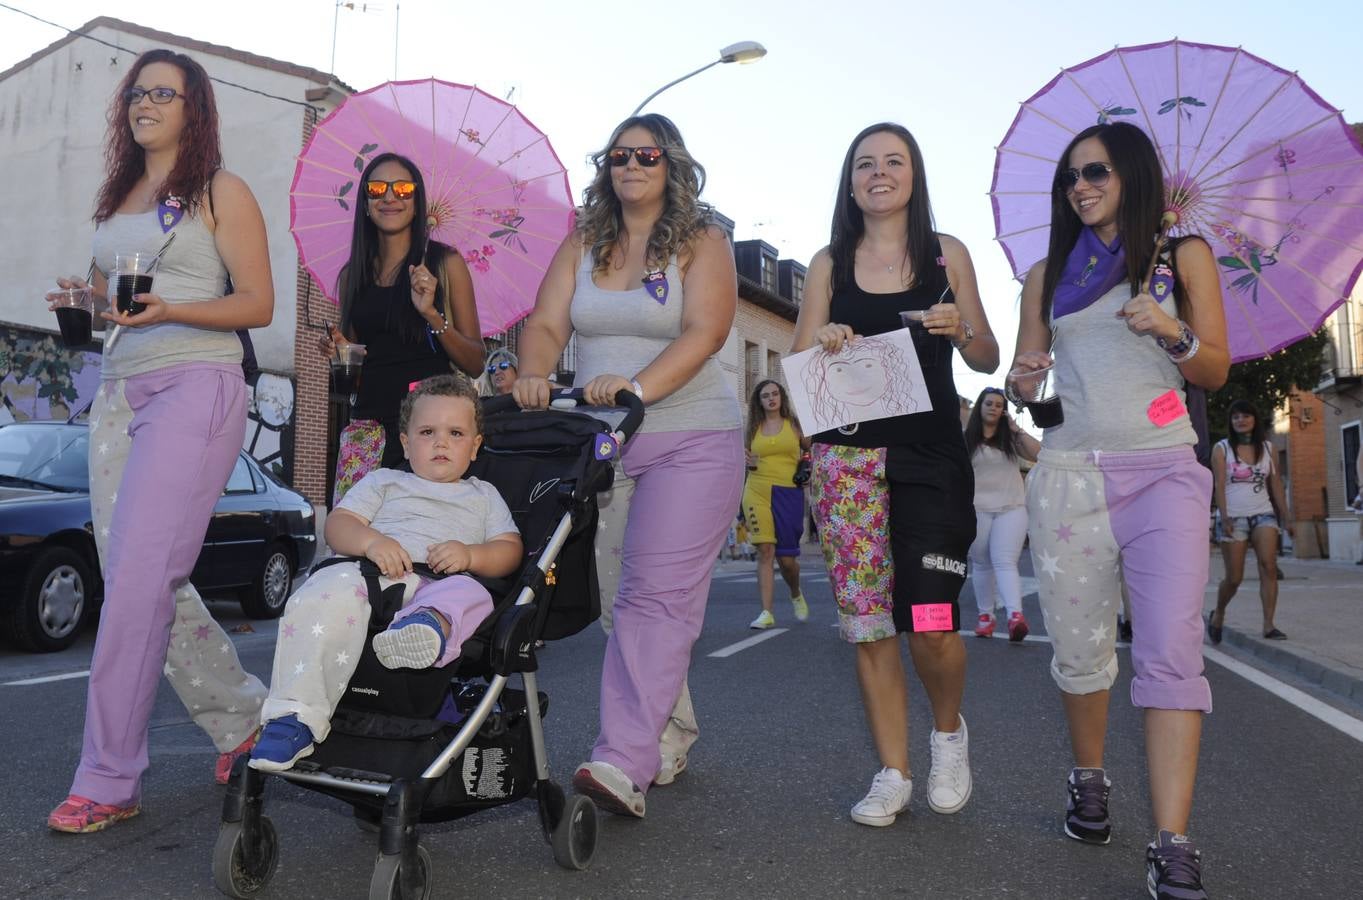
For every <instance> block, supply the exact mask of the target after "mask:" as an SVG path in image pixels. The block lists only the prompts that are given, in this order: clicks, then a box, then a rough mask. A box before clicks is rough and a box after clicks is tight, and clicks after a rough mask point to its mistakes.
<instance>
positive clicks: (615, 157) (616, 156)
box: [606, 147, 667, 169]
mask: <svg viewBox="0 0 1363 900" xmlns="http://www.w3.org/2000/svg"><path fill="white" fill-rule="evenodd" d="M666 155H667V151H665V150H663V148H662V147H612V148H610V149H609V150H607V151H606V160H607V161H608V162H610V164H611V165H612V166H615V167H616V168H619V167H620V166H625V165H629V158H630V157H631V156H633V157H634V158H635V159H636V160H638V162H639V165H641V166H643V167H644V168H645V169H651V168H653V167H654V166H656V165H657V164H658V163H660V162H662V159H663V157H664V156H666Z"/></svg>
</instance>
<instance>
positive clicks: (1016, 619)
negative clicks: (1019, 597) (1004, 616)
mask: <svg viewBox="0 0 1363 900" xmlns="http://www.w3.org/2000/svg"><path fill="white" fill-rule="evenodd" d="M1030 631H1031V629H1030V628H1028V627H1027V620H1026V619H1024V618H1023V617H1022V613H1020V612H1015V613H1013V614H1012V615H1011V616H1009V617H1008V640H1010V641H1012V642H1013V643H1015V644H1016V643H1017V642H1018V641H1020V640H1022V639H1023V638H1025V637H1026V636H1027V634H1028V633H1029V632H1030Z"/></svg>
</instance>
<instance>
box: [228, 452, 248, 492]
mask: <svg viewBox="0 0 1363 900" xmlns="http://www.w3.org/2000/svg"><path fill="white" fill-rule="evenodd" d="M255 490H256V483H255V481H254V480H253V479H252V478H251V466H250V463H248V462H246V457H244V456H242V455H241V454H240V453H238V454H237V464H236V465H235V466H233V467H232V477H231V478H228V479H227V487H225V488H223V489H222V492H223V493H224V494H254V493H255Z"/></svg>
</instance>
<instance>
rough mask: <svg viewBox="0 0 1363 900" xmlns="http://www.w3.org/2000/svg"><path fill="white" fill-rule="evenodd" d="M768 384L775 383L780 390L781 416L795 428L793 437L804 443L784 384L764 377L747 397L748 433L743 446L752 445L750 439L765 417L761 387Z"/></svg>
mask: <svg viewBox="0 0 1363 900" xmlns="http://www.w3.org/2000/svg"><path fill="white" fill-rule="evenodd" d="M769 384H774V385H776V389H777V390H778V391H780V392H781V410H780V412H781V418H783V419H785V420H786V421H787V422H789V423H790V427H791V428H792V429H794V430H795V438H796V439H797V440H798V441H800V443H804V439H805V433H804V432H803V431H802V430H800V420H799V419H797V418H795V411H794V410H793V409H791V408H790V395H789V394H787V393H786V388H785V385H783V384H781V382H779V381H777V380H775V379H774V378H764V379H762V380H761V381H759V382H758V383H757V387H755V388H753V389H752V396H751V397H749V398H748V434H747V436H746V437H745V438H744V439H743V446H745V447H748V446H751V445H752V439H753V437H755V436H756V435H757V429H758V428H761V427H762V420H763V419H765V418H766V417H767V411H766V409H765V408H763V406H762V399H761V395H762V389H763V388H765V387H766V386H767V385H769Z"/></svg>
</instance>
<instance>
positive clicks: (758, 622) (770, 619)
mask: <svg viewBox="0 0 1363 900" xmlns="http://www.w3.org/2000/svg"><path fill="white" fill-rule="evenodd" d="M775 624H776V617H775V616H773V615H772V614H771V613H769V612H767V611H766V610H765V609H764V610H762V611H761V612H760V613H758V614H757V618H756V619H753V620H752V624H751V625H749V626H748V627H749V628H756V629H757V630H758V631H763V630H765V629H767V628H770V627H771V626H773V625H775Z"/></svg>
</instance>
